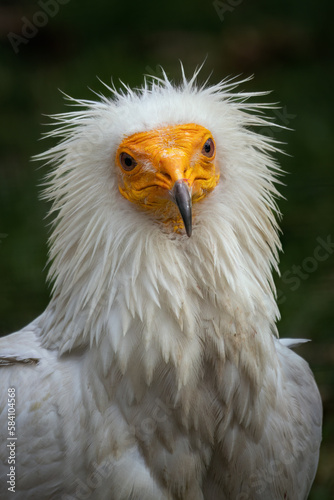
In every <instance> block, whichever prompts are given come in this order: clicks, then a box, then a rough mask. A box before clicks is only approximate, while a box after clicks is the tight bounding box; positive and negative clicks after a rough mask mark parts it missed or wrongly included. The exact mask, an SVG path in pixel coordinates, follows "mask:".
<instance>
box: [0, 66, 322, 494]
mask: <svg viewBox="0 0 334 500" xmlns="http://www.w3.org/2000/svg"><path fill="white" fill-rule="evenodd" d="M198 73H199V70H196V71H195V73H194V74H193V75H192V76H191V77H188V76H186V75H185V72H184V70H183V68H182V71H181V78H180V81H179V82H174V81H172V80H170V78H169V77H168V76H167V75H166V73H163V74H162V76H161V77H159V78H157V77H149V76H147V77H145V79H144V83H143V85H142V86H141V87H140V88H137V89H131V88H129V87H128V86H127V85H125V84H121V85H120V89H117V88H116V87H115V86H114V85H113V84H111V85H110V86H106V87H107V94H108V95H107V96H105V95H102V94H98V97H97V99H96V100H95V101H91V100H80V99H79V100H75V99H72V98H70V97H67V99H69V100H70V105H72V106H74V108H73V109H72V110H71V111H70V112H67V113H61V114H58V115H55V116H54V117H53V118H54V120H55V122H56V123H55V128H54V129H53V130H52V132H51V133H49V136H51V137H53V138H57V141H56V144H55V145H54V146H53V147H52V149H50V150H48V151H47V152H45V153H42V154H41V155H39V160H42V161H43V162H44V163H46V164H47V165H49V170H48V174H47V177H46V179H45V185H44V191H43V192H44V197H45V199H47V200H48V201H49V202H51V204H50V206H51V209H50V213H51V216H52V220H53V222H52V229H51V232H50V241H49V248H50V267H49V276H48V277H49V279H50V280H51V283H52V290H51V298H50V303H49V305H48V306H47V308H46V310H45V311H44V312H43V313H42V314H41V315H40V316H39V317H38V318H37V319H35V320H34V321H33V322H32V323H30V324H29V325H28V326H26V327H25V328H23V329H22V330H20V331H18V332H17V333H13V334H11V335H9V336H7V337H4V338H2V339H1V342H0V378H1V388H2V389H1V396H0V429H1V446H0V463H1V466H0V489H1V491H0V497H1V499H7V498H8V499H9V498H15V499H16V500H30V499H31V500H75V499H90V500H305V499H307V497H308V494H309V490H310V487H311V484H312V482H313V479H314V476H315V472H316V468H317V463H318V455H319V446H320V441H321V421H322V405H321V400H320V396H319V391H318V389H317V386H316V383H315V380H314V377H313V374H312V373H311V370H310V368H309V366H308V364H307V363H306V362H305V361H304V360H303V359H302V358H301V357H300V356H298V355H297V354H296V353H295V352H294V351H293V350H292V348H294V347H296V346H298V344H300V343H302V342H303V341H302V340H300V339H299V340H298V339H297V340H293V339H281V340H280V339H279V338H278V333H277V328H276V322H277V319H278V317H279V312H278V307H277V303H276V293H275V285H274V282H273V277H272V274H273V272H274V271H275V270H277V265H278V252H279V250H280V241H279V236H278V235H279V229H278V221H279V211H278V208H277V197H278V196H279V194H278V191H277V188H276V186H277V183H278V182H279V179H280V175H281V174H282V171H281V169H280V167H279V165H278V163H277V162H276V160H275V159H274V157H275V156H276V153H277V152H278V150H279V148H280V146H279V144H278V143H277V142H275V141H274V140H273V138H272V137H268V134H265V133H263V130H264V127H271V128H272V127H274V126H275V121H274V120H271V119H270V118H267V114H268V111H266V110H267V109H270V108H272V107H273V105H270V104H269V105H264V104H263V103H260V104H259V103H257V102H258V101H261V99H258V98H257V97H258V96H259V95H261V94H263V93H253V92H244V91H239V90H238V89H239V88H240V87H238V88H237V89H236V86H237V85H239V84H240V82H237V80H235V79H225V80H223V81H221V82H220V83H218V84H214V85H211V84H209V83H208V82H207V81H206V82H205V83H204V84H203V83H200V82H199V77H198ZM243 82H245V80H243ZM253 101H254V102H253ZM269 114H270V111H269ZM261 130H262V133H261Z"/></svg>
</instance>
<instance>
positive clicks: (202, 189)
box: [192, 171, 220, 203]
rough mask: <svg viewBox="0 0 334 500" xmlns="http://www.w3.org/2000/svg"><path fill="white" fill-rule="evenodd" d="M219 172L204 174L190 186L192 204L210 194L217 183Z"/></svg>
mask: <svg viewBox="0 0 334 500" xmlns="http://www.w3.org/2000/svg"><path fill="white" fill-rule="evenodd" d="M219 178H220V174H219V172H216V171H212V172H210V173H208V172H205V173H203V174H202V176H201V177H198V178H196V179H195V180H194V182H193V184H192V202H193V203H197V202H198V201H200V200H202V199H203V198H205V196H207V195H208V194H209V193H211V192H212V191H213V190H214V189H215V187H216V186H217V185H218V183H219Z"/></svg>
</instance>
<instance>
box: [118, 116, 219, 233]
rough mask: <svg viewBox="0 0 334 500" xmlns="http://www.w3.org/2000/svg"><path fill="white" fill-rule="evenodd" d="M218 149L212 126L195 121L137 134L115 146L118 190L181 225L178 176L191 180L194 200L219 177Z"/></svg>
mask: <svg viewBox="0 0 334 500" xmlns="http://www.w3.org/2000/svg"><path fill="white" fill-rule="evenodd" d="M215 150H216V148H215V143H214V139H213V137H212V134H211V132H210V131H209V130H207V129H206V128H204V127H202V126H201V125H197V124H194V123H190V124H184V125H175V126H169V127H164V128H159V129H154V130H150V131H148V132H140V133H136V134H133V135H131V136H129V137H126V138H125V139H123V141H122V142H121V144H120V145H119V147H118V149H117V152H116V164H117V166H118V168H119V190H120V192H121V194H122V195H123V196H124V197H125V198H127V199H128V200H129V201H131V202H132V203H135V204H136V205H138V206H139V207H141V208H142V209H145V210H148V211H150V212H151V213H153V214H154V215H155V216H156V218H158V219H160V220H163V221H164V222H165V223H167V224H171V225H172V227H173V230H174V231H179V229H180V228H181V227H183V222H182V219H181V217H180V213H179V211H178V209H177V207H176V205H175V200H173V195H172V193H173V187H174V185H175V182H176V181H183V182H184V183H186V184H187V186H188V189H189V193H190V197H191V201H192V203H193V204H194V203H197V202H198V201H200V200H202V199H203V198H204V197H205V196H206V195H207V194H208V193H210V192H211V191H212V190H213V189H214V188H215V187H216V186H217V184H218V182H219V169H218V167H217V165H216V161H215Z"/></svg>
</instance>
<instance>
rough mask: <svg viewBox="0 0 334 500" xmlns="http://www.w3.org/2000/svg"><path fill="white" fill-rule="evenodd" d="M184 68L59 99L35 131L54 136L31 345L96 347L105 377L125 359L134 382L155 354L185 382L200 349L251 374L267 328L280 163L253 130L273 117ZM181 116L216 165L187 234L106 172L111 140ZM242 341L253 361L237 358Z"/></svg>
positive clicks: (110, 165) (149, 370)
mask: <svg viewBox="0 0 334 500" xmlns="http://www.w3.org/2000/svg"><path fill="white" fill-rule="evenodd" d="M197 76H198V75H197V72H196V73H195V74H194V76H193V77H192V78H191V79H190V80H187V79H186V77H185V76H184V74H183V80H182V81H181V83H180V84H178V85H174V84H173V83H172V82H171V81H169V79H168V78H167V76H166V75H165V74H164V76H163V78H162V79H158V78H153V77H152V79H149V80H145V83H144V85H143V87H142V88H140V89H137V90H131V89H130V88H128V87H126V86H125V87H124V89H123V90H121V91H117V90H116V89H115V88H109V87H108V92H110V94H111V97H103V96H101V97H100V100H99V101H98V102H93V101H84V100H74V99H70V102H71V104H74V105H79V106H80V107H81V108H82V109H80V110H79V111H74V112H70V113H63V114H60V115H57V116H55V117H54V119H55V120H56V122H57V124H58V128H56V129H55V130H54V131H53V132H51V133H50V134H48V135H49V136H51V137H56V138H61V139H62V140H61V141H60V143H59V144H58V145H57V146H55V147H54V148H52V149H51V150H50V151H47V152H46V153H43V154H42V155H40V156H39V159H41V160H44V161H45V160H47V161H48V162H49V163H51V164H52V165H53V169H52V171H51V173H50V174H49V175H48V178H47V187H46V189H45V192H44V196H45V198H46V199H47V200H51V201H52V210H51V212H52V213H55V214H56V215H55V218H54V221H53V231H52V235H51V238H50V261H51V266H50V272H49V278H50V280H52V282H53V288H52V299H51V302H50V305H49V306H48V308H47V311H46V313H45V315H44V317H43V321H42V335H43V341H44V344H45V345H46V346H48V347H50V348H57V349H59V352H60V353H64V352H67V351H70V350H73V349H75V348H79V347H84V346H86V345H91V346H92V345H97V346H99V347H100V349H101V356H102V361H103V367H104V370H105V372H107V371H108V370H109V369H110V366H111V364H112V363H113V362H115V363H117V365H118V366H119V368H120V370H121V371H122V372H123V373H124V371H126V370H127V369H128V366H129V363H130V361H132V362H135V360H136V359H138V358H139V359H140V360H141V362H142V365H143V367H144V373H145V377H146V379H147V381H148V382H149V381H150V380H151V378H152V374H153V372H154V370H155V369H156V367H157V366H158V365H159V363H172V365H173V366H175V367H176V369H177V370H178V373H179V379H180V380H181V383H186V382H187V380H189V374H190V373H192V372H193V371H194V370H196V369H198V367H199V366H200V363H201V361H200V360H201V356H202V353H203V345H206V346H211V347H210V348H209V351H210V349H213V350H214V351H215V353H218V358H217V359H220V360H221V362H224V359H225V357H226V356H229V357H230V358H233V359H234V361H235V362H236V363H237V364H238V363H239V360H240V359H243V360H244V363H243V366H244V369H245V370H248V371H249V373H250V375H251V377H252V378H253V379H254V380H256V379H257V376H258V369H259V366H262V365H264V364H265V359H266V349H269V348H270V345H271V344H270V340H269V339H270V338H271V337H272V334H273V332H275V331H276V330H275V320H276V318H277V316H278V310H277V306H276V302H275V297H274V295H275V292H274V284H273V280H272V268H275V269H277V250H278V249H279V247H280V243H279V239H278V236H277V221H276V216H275V212H276V213H277V208H276V203H275V197H276V196H277V195H278V193H277V191H276V188H275V187H274V181H275V178H276V177H277V175H278V174H279V172H280V169H279V167H278V165H277V164H276V163H275V162H274V161H273V159H272V157H271V155H272V153H274V152H275V151H277V147H276V144H275V143H274V141H272V140H271V139H270V138H268V137H266V136H263V135H259V134H258V133H256V131H255V127H261V128H262V127H265V126H269V127H273V126H275V124H274V123H272V122H270V121H268V120H266V118H265V117H264V116H263V114H262V109H263V108H265V107H266V106H264V105H262V104H251V103H249V102H248V99H249V98H253V97H256V96H258V95H259V94H253V93H242V92H240V93H237V92H234V88H235V87H236V85H237V84H236V83H235V81H234V80H233V81H231V80H230V81H222V82H221V83H219V84H217V85H214V86H207V85H203V86H199V85H198V84H197ZM268 107H270V106H268ZM182 123H196V124H199V125H202V126H203V127H206V128H207V129H209V130H210V131H211V132H212V134H213V136H214V138H215V141H216V151H217V153H216V154H217V161H218V162H219V167H220V172H221V178H220V182H219V185H218V186H217V187H216V189H215V190H214V192H213V193H212V194H210V196H208V197H207V198H206V199H204V200H203V201H201V202H200V203H198V204H197V205H196V206H195V210H194V212H195V213H194V229H193V235H192V237H191V238H187V237H186V236H183V235H176V234H175V233H170V232H168V231H167V230H165V229H164V228H163V227H162V226H161V224H159V222H157V221H155V220H154V219H152V218H151V217H150V215H149V214H147V213H145V212H142V211H139V210H137V209H136V207H134V206H133V205H132V204H131V203H129V202H128V201H127V200H126V199H124V198H123V197H122V196H121V194H120V193H119V190H118V185H117V175H116V167H115V152H116V150H117V147H118V145H119V143H120V141H121V140H122V139H123V138H124V137H125V136H127V135H130V134H133V133H136V132H142V131H147V130H151V129H154V128H156V127H162V126H168V125H176V124H182ZM263 340H265V342H263ZM205 349H206V348H205ZM250 350H251V351H252V352H253V353H255V354H256V356H255V358H254V359H256V364H257V365H258V366H255V365H254V366H253V365H252V366H249V357H248V358H247V354H248V352H249V351H250ZM148 352H149V354H147V353H148ZM208 355H210V354H208ZM136 364H137V365H138V363H136Z"/></svg>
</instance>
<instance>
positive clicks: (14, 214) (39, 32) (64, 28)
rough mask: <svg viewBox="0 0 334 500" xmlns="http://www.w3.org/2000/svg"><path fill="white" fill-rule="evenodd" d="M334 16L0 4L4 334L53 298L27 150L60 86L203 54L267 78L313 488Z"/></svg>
mask: <svg viewBox="0 0 334 500" xmlns="http://www.w3.org/2000/svg"><path fill="white" fill-rule="evenodd" d="M43 5H44V10H43V7H42V6H43ZM45 11H47V12H48V13H46V12H45ZM56 11H58V12H56ZM333 18H334V3H333V2H332V1H330V0H328V1H323V2H319V3H318V2H311V1H302V0H290V1H288V0H280V1H276V0H275V1H271V2H268V1H266V0H262V1H261V0H258V1H256V0H254V1H253V2H250V1H248V2H247V1H246V0H227V1H226V2H225V1H220V2H219V1H214V2H211V1H209V2H205V1H203V0H186V1H183V2H181V1H180V0H178V1H176V0H169V1H168V2H157V1H152V0H150V1H144V2H138V1H136V2H134V1H128V2H120V1H119V2H114V1H111V2H110V1H109V2H108V1H106V0H96V1H95V2H79V1H78V0H69V1H68V0H58V2H57V0H45V1H43V0H40V1H38V2H37V1H36V2H35V1H31V0H29V1H28V0H27V1H24V0H22V1H14V0H10V1H7V2H6V1H1V4H0V37H1V38H0V110H1V115H0V116H1V135H0V144H1V163H0V168H1V176H0V179H1V180H0V277H1V278H0V335H3V334H5V333H9V332H11V331H13V330H17V329H19V328H21V327H22V326H24V325H25V324H26V323H27V322H29V321H31V320H32V319H33V318H34V317H35V316H37V315H38V314H40V313H41V312H42V311H43V308H44V307H45V305H46V304H47V302H48V288H47V286H46V285H45V278H46V271H45V269H44V267H45V263H46V254H47V247H46V240H47V235H48V228H47V226H46V221H45V220H44V218H45V215H46V211H47V206H46V205H45V204H44V203H43V202H41V201H38V195H39V188H38V187H37V186H38V184H39V183H41V182H42V178H43V175H44V174H45V172H46V170H45V169H44V168H42V169H38V168H37V165H36V164H35V163H32V162H31V161H30V160H29V159H30V157H31V156H32V155H33V154H37V153H39V152H41V151H43V150H44V149H45V148H47V147H49V146H50V145H51V143H50V141H48V140H45V141H42V142H38V140H39V138H40V136H41V134H42V132H43V131H45V130H46V127H44V126H43V125H42V123H43V122H44V123H45V122H48V119H47V118H44V117H43V116H42V114H43V113H44V114H52V113H58V112H63V111H65V110H66V107H65V104H64V102H63V98H62V96H61V94H60V92H59V91H58V90H57V89H61V90H63V91H64V92H66V93H68V94H70V95H72V96H75V97H81V98H92V97H93V94H92V93H91V91H90V90H89V89H88V87H90V88H92V89H94V90H96V91H101V90H103V87H102V85H101V84H100V83H99V82H98V80H97V78H96V76H98V77H100V78H101V79H102V80H104V81H106V82H110V78H111V76H112V77H113V79H114V81H115V83H116V84H117V81H118V78H120V79H121V80H123V81H124V82H126V83H129V84H130V85H135V86H136V85H140V84H141V82H142V75H143V73H149V74H155V75H159V73H160V70H159V67H158V65H160V64H161V65H162V66H163V67H164V69H165V70H166V72H167V74H168V75H169V77H171V78H175V79H178V78H179V76H180V68H179V59H180V60H182V61H183V63H184V66H185V69H186V72H187V73H188V75H191V73H192V72H193V71H194V69H195V67H196V66H197V65H198V64H200V63H202V62H203V61H204V59H205V58H206V64H205V66H204V69H203V71H202V78H203V79H205V78H206V77H207V76H208V75H209V74H210V73H211V72H212V75H211V77H210V82H212V83H214V82H218V81H219V80H220V79H221V78H223V77H225V76H227V75H237V74H242V75H243V76H249V75H251V74H253V73H254V75H255V78H254V79H253V81H251V82H250V83H248V84H243V86H242V88H243V89H245V90H268V89H272V90H273V93H272V95H271V96H270V97H269V98H267V100H268V99H269V100H270V101H275V102H279V103H280V104H281V106H282V111H281V112H280V113H278V112H274V113H273V116H274V118H275V120H276V122H277V123H279V124H280V125H286V126H288V127H290V128H292V129H294V131H293V132H292V131H286V130H275V131H272V130H270V129H269V130H264V131H263V132H264V133H266V134H268V135H273V136H274V137H275V138H277V139H279V140H281V141H283V142H286V143H287V144H286V145H285V146H284V149H285V151H286V152H287V153H288V155H289V156H283V155H280V157H279V161H280V162H281V164H282V166H283V168H284V170H286V171H287V172H288V174H287V175H286V178H285V182H286V183H287V185H286V186H283V187H282V189H281V191H282V193H283V195H284V196H285V197H286V200H281V201H280V208H281V210H282V212H283V214H284V219H283V223H282V227H283V236H282V241H283V247H284V253H283V254H282V255H281V266H280V268H281V273H282V276H283V277H281V278H279V277H277V287H278V290H279V303H280V308H281V313H282V320H281V322H280V324H279V328H280V333H281V336H285V337H306V338H311V339H313V342H312V343H311V344H309V345H307V346H305V347H304V348H303V349H299V351H300V353H301V354H302V355H303V356H304V357H305V358H306V359H307V360H308V361H309V362H310V364H311V367H312V369H313V371H314V373H315V376H316V379H317V382H318V384H319V386H320V390H321V394H322V397H323V401H324V442H323V447H322V454H321V460H320V466H319V471H318V475H317V478H316V481H315V484H314V486H313V489H312V494H311V496H310V498H311V499H313V500H315V499H317V500H329V499H333V498H334V450H333V444H334V436H333V434H334V432H333V430H334V368H333V361H334V344H333V330H334V286H333V285H334V251H333V249H332V248H331V247H328V248H327V250H326V247H324V244H322V250H321V251H319V252H318V250H319V244H320V243H319V242H321V240H319V238H321V239H322V240H324V241H327V240H328V238H330V237H331V238H332V241H333V242H334V228H333V213H334V196H333V189H334V175H333V152H334V151H333V149H334V148H333V139H332V137H333V135H334V134H333V132H334V123H333V120H331V119H330V118H332V116H331V111H332V87H333V73H334V71H333V64H332V57H333V47H334V44H333V38H334V35H333V32H334V30H333ZM29 22H32V23H33V24H34V25H35V26H36V24H37V25H39V27H38V26H37V28H36V27H35V28H34V26H31V25H30V27H28V23H29ZM35 31H36V33H34V32H35ZM9 34H10V35H9ZM8 35H9V36H8ZM17 36H20V37H24V38H18V37H17ZM264 100H265V98H262V101H264Z"/></svg>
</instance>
